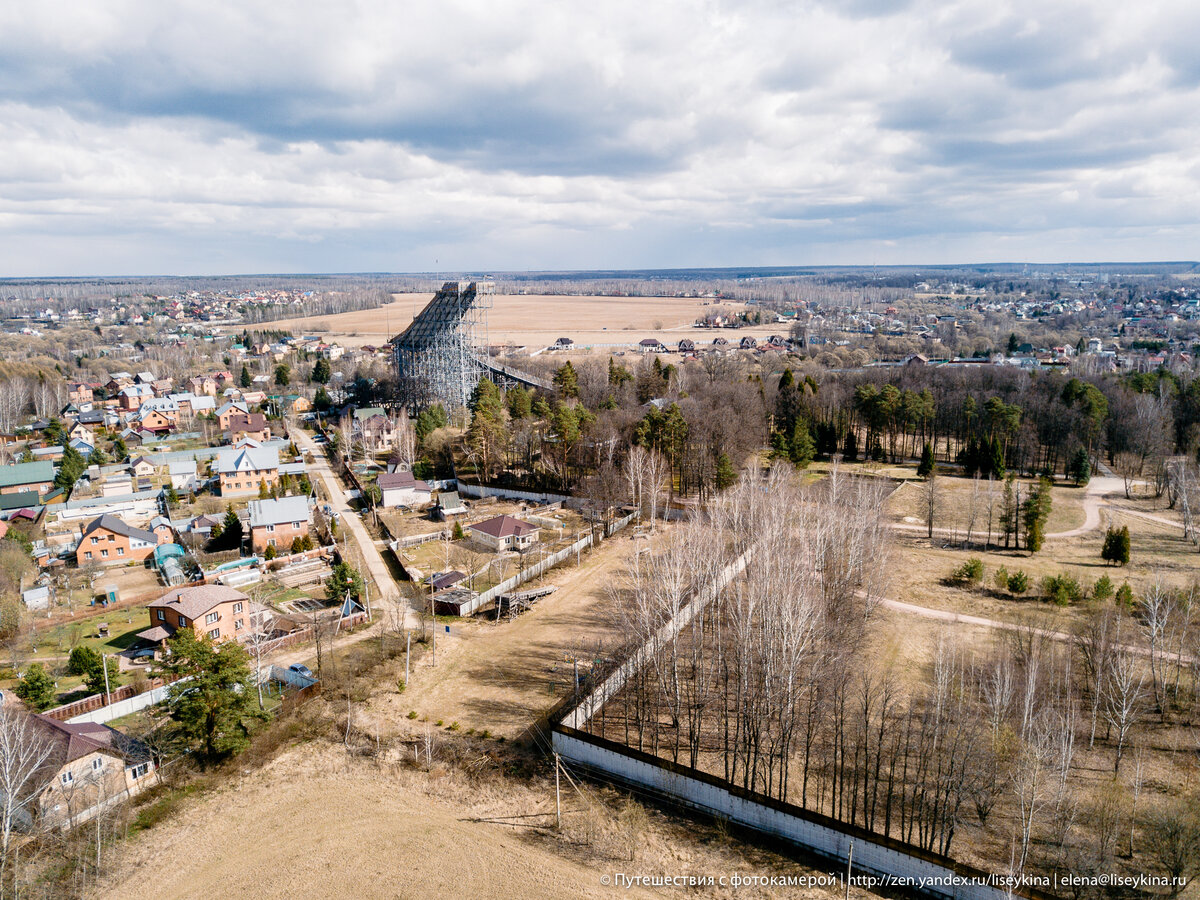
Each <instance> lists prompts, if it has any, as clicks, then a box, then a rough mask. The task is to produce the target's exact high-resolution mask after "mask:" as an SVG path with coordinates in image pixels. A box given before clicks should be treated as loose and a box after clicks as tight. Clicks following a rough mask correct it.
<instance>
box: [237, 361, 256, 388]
mask: <svg viewBox="0 0 1200 900" xmlns="http://www.w3.org/2000/svg"><path fill="white" fill-rule="evenodd" d="M238 384H240V385H241V386H242V387H244V388H248V387H250V385H252V384H254V379H253V378H251V377H250V370H249V369H247V368H246V367H245V366H244V365H243V366H242V372H241V374H240V375H238Z"/></svg>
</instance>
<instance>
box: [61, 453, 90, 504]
mask: <svg viewBox="0 0 1200 900" xmlns="http://www.w3.org/2000/svg"><path fill="white" fill-rule="evenodd" d="M86 469H87V462H86V461H85V460H84V458H83V456H82V454H80V452H79V451H78V450H76V449H75V448H74V447H72V446H71V445H70V444H64V445H63V455H62V459H61V460H59V463H58V474H57V475H55V476H54V483H55V484H56V485H57V486H58V487H60V488H62V489H63V490H64V491H67V492H68V493H69V492H70V490H71V488H73V487H75V482H76V481H78V480H79V476H80V475H82V474H83V473H84V471H85V470H86Z"/></svg>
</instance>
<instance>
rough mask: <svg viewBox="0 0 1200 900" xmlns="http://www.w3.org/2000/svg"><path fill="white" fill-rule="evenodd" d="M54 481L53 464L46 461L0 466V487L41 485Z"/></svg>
mask: <svg viewBox="0 0 1200 900" xmlns="http://www.w3.org/2000/svg"><path fill="white" fill-rule="evenodd" d="M53 480H54V463H52V462H49V461H48V460H47V461H43V462H30V463H17V464H16V465H12V466H0V487H13V486H14V485H19V484H41V483H43V482H46V481H53Z"/></svg>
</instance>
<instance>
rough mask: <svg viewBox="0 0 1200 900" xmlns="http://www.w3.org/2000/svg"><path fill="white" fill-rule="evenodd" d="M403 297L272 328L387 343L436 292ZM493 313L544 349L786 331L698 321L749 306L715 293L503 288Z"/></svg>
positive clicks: (506, 337) (504, 331)
mask: <svg viewBox="0 0 1200 900" xmlns="http://www.w3.org/2000/svg"><path fill="white" fill-rule="evenodd" d="M395 296H396V298H397V299H396V300H395V302H393V303H389V304H387V305H386V306H381V307H379V308H377V309H363V310H356V311H354V312H348V313H343V314H341V315H337V316H309V317H307V318H302V319H281V320H280V321H278V322H273V323H271V324H272V327H273V328H281V329H287V330H290V331H293V332H295V333H297V334H300V333H304V334H321V335H323V336H326V337H329V338H332V339H336V340H337V341H338V342H339V343H341V344H344V345H347V346H362V345H363V344H374V345H377V346H378V345H380V344H382V343H384V342H385V341H387V340H388V339H389V338H391V337H393V336H395V335H397V334H399V333H400V332H401V331H403V330H404V329H405V328H407V327H408V325H409V323H410V322H411V321H412V320H413V317H414V316H415V315H416V314H417V313H419V312H420V311H421V310H422V309H423V308H424V307H425V304H427V303H428V302H429V301H430V300H431V299H432V298H433V295H432V294H397V295H395ZM493 299H494V303H493V306H492V308H491V311H490V312H489V314H488V340H489V341H490V343H492V344H503V343H513V344H517V345H519V346H525V347H527V348H528V349H529V350H531V351H533V350H537V349H540V348H542V347H546V346H549V345H550V344H553V343H554V341H555V340H556V339H557V338H559V337H569V338H571V339H572V340H574V341H575V342H576V343H577V344H623V343H624V344H636V343H637V342H638V341H640V340H641V339H642V338H646V337H655V338H658V339H659V340H661V341H662V342H663V343H668V344H672V345H673V344H675V343H677V342H678V341H679V340H680V339H681V338H685V337H688V338H691V339H692V340H695V341H697V342H700V341H703V342H704V343H709V342H711V341H712V339H713V338H714V337H716V336H717V335H721V336H723V337H725V338H727V339H729V340H730V341H731V342H732V343H734V344H736V343H737V340H738V339H739V338H741V337H742V336H743V335H747V334H749V335H752V336H754V337H757V338H760V339H761V338H763V337H766V336H768V335H770V334H786V331H787V326H786V325H783V324H779V325H771V326H761V327H758V328H753V329H736V330H733V329H706V328H692V327H691V325H692V323H693V322H694V321H695V320H696V319H697V318H699V317H701V316H703V315H704V314H705V313H706V312H708V311H711V310H713V309H716V308H718V306H719V307H720V308H722V309H731V310H739V311H740V310H743V309H745V307H744V306H743V305H741V304H737V303H728V304H726V303H722V304H718V305H714V304H713V303H712V301H710V300H702V299H697V298H687V297H582V296H581V297H571V296H543V295H532V294H498V295H497V296H496V297H495V298H493Z"/></svg>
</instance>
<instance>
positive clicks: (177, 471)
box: [167, 459, 198, 491]
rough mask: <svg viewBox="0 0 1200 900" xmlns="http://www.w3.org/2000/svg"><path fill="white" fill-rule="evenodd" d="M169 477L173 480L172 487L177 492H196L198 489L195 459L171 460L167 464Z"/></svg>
mask: <svg viewBox="0 0 1200 900" xmlns="http://www.w3.org/2000/svg"><path fill="white" fill-rule="evenodd" d="M167 475H169V476H170V478H171V487H173V488H174V489H175V490H176V491H194V490H196V488H197V487H198V483H197V480H196V461H195V460H194V459H175V460H171V461H170V462H168V463H167Z"/></svg>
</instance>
